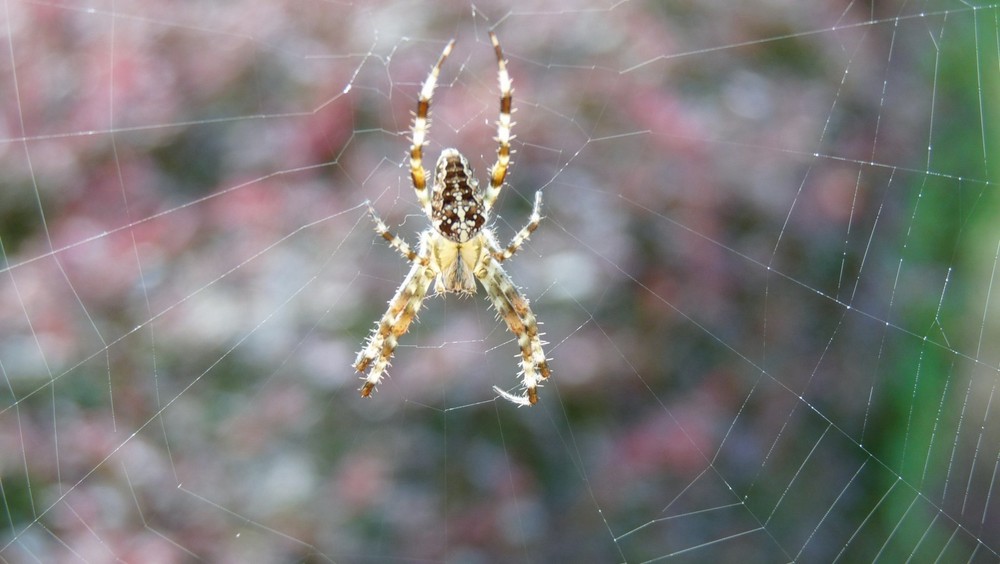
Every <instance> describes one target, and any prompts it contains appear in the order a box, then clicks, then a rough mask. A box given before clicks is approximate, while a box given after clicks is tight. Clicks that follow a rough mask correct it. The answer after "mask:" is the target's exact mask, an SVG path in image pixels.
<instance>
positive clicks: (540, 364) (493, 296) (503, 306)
mask: <svg viewBox="0 0 1000 564" xmlns="http://www.w3.org/2000/svg"><path fill="white" fill-rule="evenodd" d="M478 276H479V278H480V280H481V281H482V283H483V286H484V287H485V288H486V293H487V294H488V295H489V297H490V301H492V302H493V307H494V308H496V310H497V313H498V314H499V315H500V317H502V318H503V320H504V321H505V322H506V323H507V328H508V329H510V332H511V333H513V334H514V336H515V337H517V344H518V346H519V347H520V348H521V373H522V374H521V376H522V379H523V384H524V389H525V395H523V396H516V395H514V394H511V393H510V392H507V391H505V390H502V389H500V388H498V387H496V386H494V387H493V391H495V392H497V393H498V394H499V395H500V396H502V397H503V398H504V399H507V400H509V401H512V402H514V403H516V404H518V405H532V404H534V403H535V402H537V401H538V393H537V391H536V388H537V387H538V385H539V382H541V381H542V380H544V379H545V378H548V377H549V373H550V372H549V366H548V362H547V361H546V358H545V352H544V351H543V350H542V344H543V343H542V340H541V338H540V336H539V333H538V322H537V321H536V319H535V314H534V313H532V311H531V308H530V307H529V305H528V300H527V299H526V298H525V297H524V296H522V295H521V293H520V292H519V291H518V290H517V287H516V286H514V282H513V281H511V279H510V276H508V275H507V273H506V272H505V271H504V270H503V268H502V267H501V266H500V263H498V262H496V261H494V260H492V259H491V258H490V257H488V256H487V257H486V258H485V263H484V264H483V266H482V268H481V269H480V271H479V273H478Z"/></svg>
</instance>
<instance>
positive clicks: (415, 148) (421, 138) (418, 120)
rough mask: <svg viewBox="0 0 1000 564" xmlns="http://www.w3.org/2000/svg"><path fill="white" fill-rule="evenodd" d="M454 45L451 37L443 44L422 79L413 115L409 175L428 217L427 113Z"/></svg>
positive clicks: (429, 204) (428, 124) (429, 202)
mask: <svg viewBox="0 0 1000 564" xmlns="http://www.w3.org/2000/svg"><path fill="white" fill-rule="evenodd" d="M454 47H455V40H454V39H452V40H451V41H449V42H448V44H447V45H445V46H444V51H442V52H441V57H440V58H438V60H437V63H435V64H434V66H433V67H432V68H431V72H430V74H428V75H427V78H426V79H425V80H424V85H423V87H422V88H421V89H420V97H419V98H417V113H416V114H415V115H414V117H413V127H412V132H413V139H412V142H411V144H410V177H411V178H412V180H413V189H414V190H416V192H417V199H418V200H420V207H422V208H423V210H424V213H426V214H427V216H428V217H430V215H431V198H430V196H429V195H428V194H427V171H426V170H425V169H424V165H423V158H424V144H426V142H427V139H426V138H427V130H428V129H429V128H430V120H429V119H428V114H429V113H430V109H431V96H432V95H433V94H434V87H435V86H437V79H438V75H439V74H440V73H441V65H443V64H444V61H445V59H447V58H448V55H450V54H451V50H452V49H453V48H454Z"/></svg>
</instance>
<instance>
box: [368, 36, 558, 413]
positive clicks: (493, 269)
mask: <svg viewBox="0 0 1000 564" xmlns="http://www.w3.org/2000/svg"><path fill="white" fill-rule="evenodd" d="M490 41H492V43H493V50H494V51H495V52H496V56H497V66H498V67H499V81H500V118H499V120H498V121H497V136H496V139H495V141H497V142H498V143H499V144H500V147H499V149H497V160H496V163H495V164H494V165H493V167H492V168H491V169H490V183H489V186H488V187H487V188H486V189H485V191H481V190H480V189H479V181H478V180H476V178H475V176H474V175H473V173H472V168H471V167H470V166H469V161H468V160H467V159H466V158H465V157H464V156H463V155H462V154H461V153H460V152H458V151H457V150H456V149H451V148H449V149H445V150H443V151H442V152H441V156H440V157H439V158H438V161H437V165H435V167H434V177H433V179H432V185H431V188H430V191H428V189H427V171H426V170H424V168H423V146H424V145H425V144H426V141H425V137H426V135H427V130H428V128H429V127H430V124H429V120H428V114H429V113H430V105H431V95H432V94H433V93H434V87H435V85H436V84H437V79H438V74H439V73H440V71H441V66H442V65H443V64H444V61H445V59H447V58H448V55H449V54H451V51H452V49H453V48H454V46H455V40H454V39H452V40H451V41H449V42H448V45H446V46H445V48H444V51H442V52H441V57H440V58H438V61H437V63H435V65H434V66H433V67H432V68H431V72H430V74H428V75H427V78H426V80H424V83H423V87H422V88H421V89H420V96H419V98H418V99H417V111H416V114H415V116H414V119H413V126H412V134H413V138H412V140H411V145H410V177H411V179H412V182H413V189H414V190H415V191H416V193H417V199H418V200H419V202H420V207H421V208H422V209H423V211H424V213H425V214H426V215H427V217H428V219H430V222H431V227H430V228H428V229H426V230H425V231H423V232H422V233H421V234H420V244H419V247H418V251H416V252H414V251H413V249H412V248H411V247H410V246H409V245H408V244H407V243H406V241H404V240H403V239H402V238H400V237H397V236H396V235H393V234H392V232H391V231H389V228H388V227H387V226H386V224H385V222H383V221H382V219H381V218H379V216H378V215H377V214H376V213H375V209H374V208H373V207H372V206H371V204H370V203H369V204H368V211H369V213H370V214H371V218H372V221H373V222H374V223H375V231H376V232H377V233H378V234H379V235H381V236H382V238H384V239H385V240H386V241H388V243H389V246H391V247H392V248H394V249H396V251H398V252H399V253H400V254H401V255H403V258H405V259H406V260H407V261H409V262H410V263H411V264H412V267H411V268H410V272H409V274H407V275H406V278H404V279H403V283H402V284H401V285H400V286H399V289H398V290H396V294H395V295H394V296H393V297H392V299H391V300H390V301H389V309H388V310H387V311H386V312H385V314H383V315H382V318H381V319H380V320H379V321H378V323H377V324H376V325H375V328H374V329H373V330H372V332H371V335H370V336H369V337H368V341H367V342H366V343H365V347H364V348H363V349H362V350H361V352H359V353H358V357H357V360H355V362H354V368H356V369H357V371H358V372H360V373H362V374H364V373H365V372H366V371H367V372H368V374H367V376H362V379H363V380H364V381H365V383H364V385H363V386H361V389H360V391H361V395H362V396H363V397H369V396H370V395H371V394H372V392H373V391H374V390H375V386H377V385H378V383H379V381H380V380H381V379H382V375H383V373H384V372H385V369H386V367H387V366H388V365H389V359H390V358H391V357H392V353H393V351H394V350H395V348H396V343H397V339H399V337H400V336H402V335H403V334H404V333H406V331H407V329H408V328H409V326H410V323H411V322H412V321H413V319H414V318H415V317H416V315H417V310H419V309H420V304H421V302H423V299H424V296H425V295H426V294H427V290H428V288H429V287H430V285H431V282H432V281H433V282H434V289H435V293H437V294H444V293H447V292H456V293H459V294H462V295H472V294H475V293H476V280H479V282H480V283H481V284H482V285H483V288H485V289H486V293H487V294H488V295H489V298H490V301H491V302H492V303H493V307H494V308H496V310H497V312H498V314H499V317H502V318H503V320H504V321H505V322H506V323H507V327H508V328H509V329H510V331H511V332H512V333H513V334H514V335H515V336H516V337H517V343H518V345H519V346H520V348H521V376H522V380H523V382H522V383H523V385H524V390H525V391H524V393H523V395H514V394H512V393H510V392H508V391H505V390H502V389H501V388H499V387H497V386H494V387H493V391H495V392H496V393H497V394H499V395H500V397H503V398H505V399H507V400H510V401H512V402H514V403H516V404H518V405H531V404H534V403H535V402H537V401H538V395H537V391H536V388H537V387H538V385H539V382H540V381H541V380H543V379H545V378H548V377H549V366H548V363H547V362H546V358H545V353H544V352H543V351H542V345H543V344H544V343H543V342H542V340H541V338H540V334H539V332H538V322H537V321H536V320H535V314H534V313H532V311H531V308H530V307H529V306H528V300H527V299H526V298H525V297H524V296H522V295H521V293H520V292H519V291H518V289H517V287H516V286H515V285H514V283H513V282H512V281H511V279H510V276H508V275H507V273H506V272H505V271H504V269H503V267H502V266H501V264H502V263H503V262H504V261H506V260H507V259H509V258H510V257H512V256H514V253H516V252H517V251H518V249H520V248H521V245H523V244H524V242H525V241H527V240H528V237H529V236H530V235H531V233H532V232H533V231H534V230H535V229H536V228H537V227H538V223H539V222H540V221H541V220H542V216H541V215H540V211H541V206H542V192H541V190H539V191H538V192H536V193H535V203H534V208H533V209H532V212H531V217H530V219H529V221H528V224H527V225H525V226H524V228H522V229H521V230H520V231H519V232H518V233H517V234H516V235H515V236H514V239H513V240H512V241H511V243H510V244H509V245H507V246H506V247H500V245H499V244H498V243H497V239H496V235H494V233H493V230H492V229H490V228H489V227H487V226H486V224H487V222H488V221H489V216H490V210H491V209H492V208H493V204H494V202H496V199H497V196H498V195H499V194H500V189H501V188H503V185H504V179H505V178H506V176H507V169H508V168H509V167H510V155H511V152H512V151H511V148H510V140H511V139H512V138H513V136H512V135H511V134H510V130H511V126H513V125H514V123H513V122H512V121H511V112H512V110H511V96H512V92H513V88H512V87H511V80H510V75H509V74H507V65H506V62H505V61H504V58H503V51H502V50H501V49H500V41H499V40H498V39H497V36H496V34H494V33H493V32H492V31H491V32H490Z"/></svg>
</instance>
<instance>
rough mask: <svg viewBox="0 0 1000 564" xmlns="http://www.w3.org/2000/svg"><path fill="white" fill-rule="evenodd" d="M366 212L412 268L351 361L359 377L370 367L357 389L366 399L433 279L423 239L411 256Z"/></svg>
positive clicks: (369, 208)
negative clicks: (359, 373)
mask: <svg viewBox="0 0 1000 564" xmlns="http://www.w3.org/2000/svg"><path fill="white" fill-rule="evenodd" d="M368 211H369V213H370V214H371V216H372V221H374V222H375V231H377V232H378V234H379V235H381V236H382V238H384V239H385V240H386V241H388V242H389V245H390V246H391V247H392V248H394V249H396V250H397V251H399V253H400V254H401V255H403V257H404V258H406V259H407V260H408V261H410V262H411V263H412V264H413V266H412V268H410V272H409V274H407V275H406V278H404V279H403V283H402V284H400V286H399V288H398V289H397V290H396V294H395V295H394V296H393V297H392V299H391V300H389V309H387V310H386V312H385V313H384V314H383V315H382V318H381V319H380V320H379V322H378V323H377V324H376V325H375V329H373V330H372V333H371V335H370V336H369V337H368V342H367V343H366V344H365V347H364V348H363V349H361V351H360V352H359V353H358V357H357V359H356V360H355V361H354V368H355V369H357V371H358V372H361V373H362V374H364V373H365V372H366V371H368V369H369V367H371V371H370V372H368V375H367V376H366V377H365V383H364V385H363V386H362V387H361V395H362V396H363V397H368V396H370V395H371V393H372V391H374V389H375V386H376V385H378V383H379V381H380V380H381V379H382V374H383V372H385V369H386V367H387V366H388V365H389V360H390V359H391V358H392V353H393V351H395V349H396V343H397V340H398V339H399V337H400V336H402V335H403V334H404V333H406V331H407V329H409V328H410V323H412V322H413V319H414V318H415V317H416V315H417V311H418V310H419V309H420V304H421V303H422V302H423V300H424V296H426V295H427V288H428V287H430V283H431V280H432V279H433V277H434V274H433V272H432V271H431V269H430V267H429V266H428V263H429V259H428V258H427V252H426V251H427V249H426V244H425V242H424V237H421V245H420V253H415V252H413V249H411V248H410V246H409V245H407V244H406V241H404V240H403V239H402V238H400V237H397V236H395V235H393V234H392V233H391V232H390V231H389V228H388V227H386V225H385V222H383V221H382V219H381V218H379V216H378V215H377V214H376V213H375V210H374V209H373V208H372V207H371V205H369V206H368Z"/></svg>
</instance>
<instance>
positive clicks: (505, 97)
mask: <svg viewBox="0 0 1000 564" xmlns="http://www.w3.org/2000/svg"><path fill="white" fill-rule="evenodd" d="M490 41H491V42H493V50H494V51H495V52H496V54H497V67H498V69H499V70H498V72H497V77H498V80H499V82H500V118H499V119H498V120H497V136H496V139H495V140H496V141H497V142H498V143H500V147H499V148H498V149H497V161H496V163H495V164H494V165H493V168H491V169H490V185H489V187H488V188H487V189H486V195H485V196H484V197H483V205H485V206H486V209H487V210H489V209H490V208H492V207H493V203H494V202H495V201H496V199H497V196H499V195H500V189H501V188H503V181H504V179H505V178H506V177H507V168H508V167H509V166H510V155H511V153H512V152H513V151H511V149H510V140H511V139H513V138H514V136H513V135H511V134H510V130H511V127H513V126H514V122H513V121H511V113H513V110H512V109H511V105H512V98H513V93H514V87H513V83H512V82H511V80H510V74H508V73H507V62H506V61H505V60H504V58H503V50H502V49H500V40H499V39H497V35H496V34H495V33H493V32H492V31H491V32H490Z"/></svg>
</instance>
